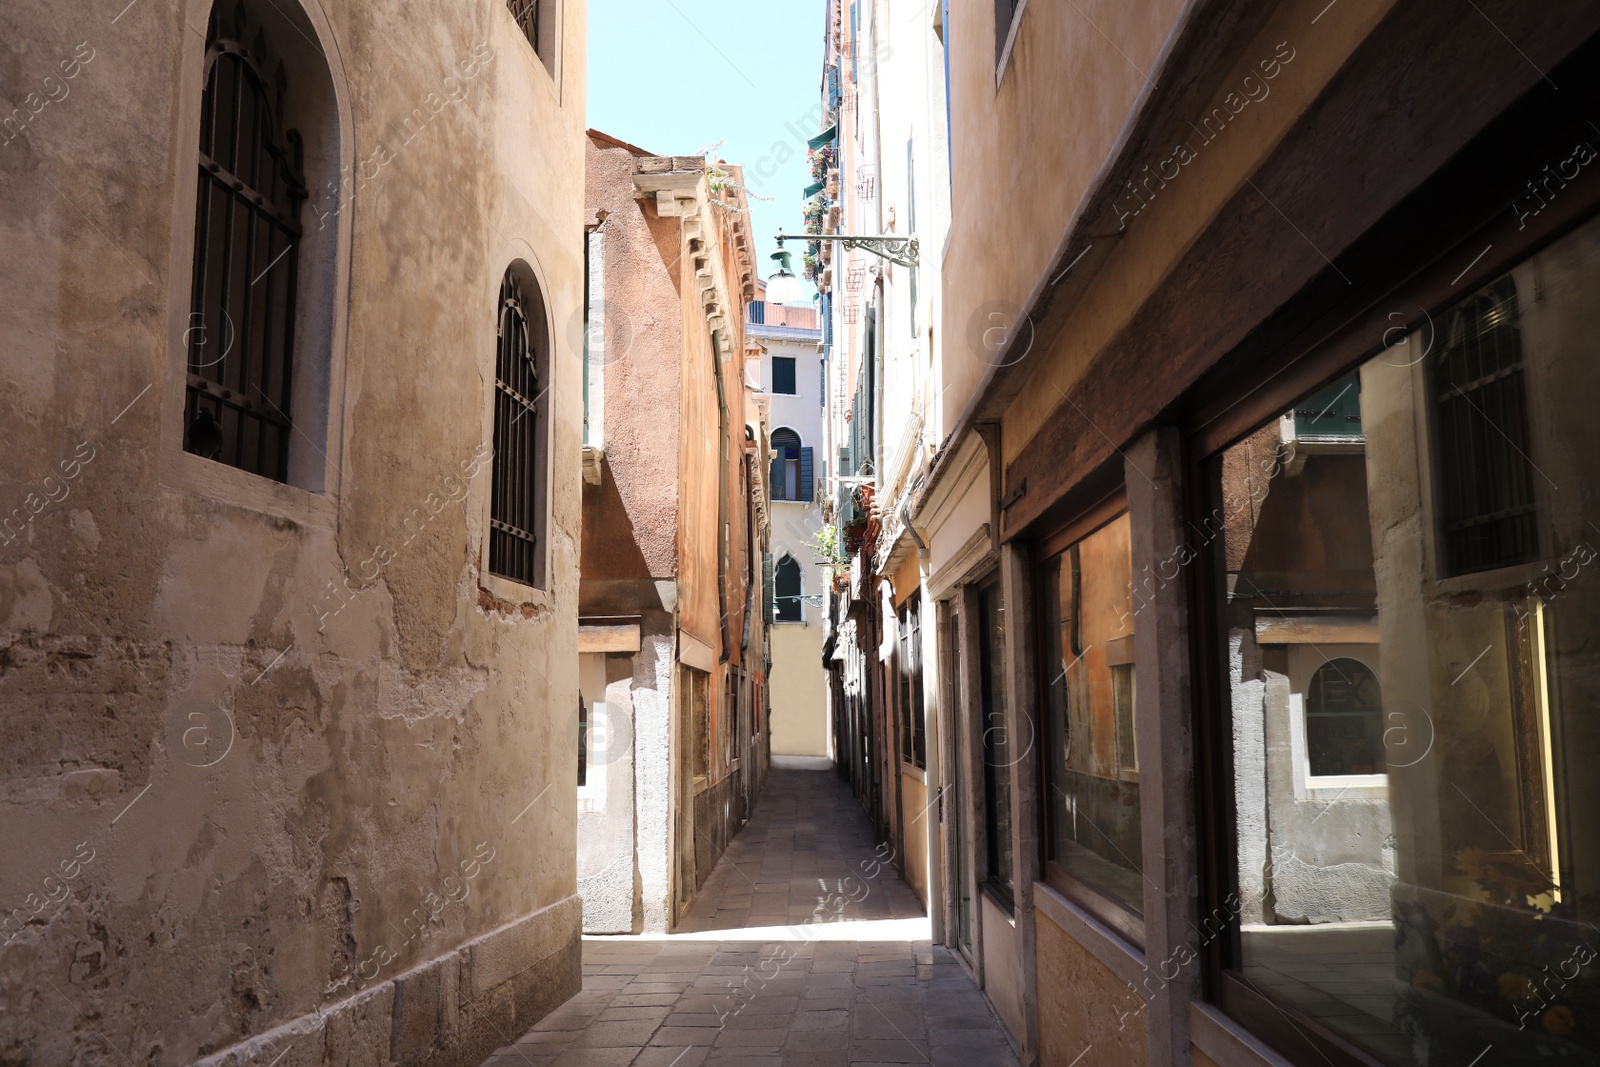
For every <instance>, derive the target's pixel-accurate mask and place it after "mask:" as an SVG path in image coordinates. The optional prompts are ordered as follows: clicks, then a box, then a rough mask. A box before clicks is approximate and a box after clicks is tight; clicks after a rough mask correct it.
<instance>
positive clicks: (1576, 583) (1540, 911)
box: [1073, 221, 1600, 1067]
mask: <svg viewBox="0 0 1600 1067" xmlns="http://www.w3.org/2000/svg"><path fill="white" fill-rule="evenodd" d="M1597 273H1600V222H1596V221H1591V222H1589V223H1588V224H1586V225H1584V226H1582V227H1581V228H1579V229H1578V230H1576V231H1574V232H1572V233H1570V234H1568V235H1567V236H1566V237H1564V238H1562V239H1561V240H1558V241H1556V242H1555V243H1554V244H1552V245H1550V246H1549V247H1547V248H1545V249H1544V250H1542V251H1540V252H1539V253H1538V254H1536V255H1534V256H1533V257H1532V258H1531V259H1529V260H1527V261H1525V262H1523V263H1521V264H1519V265H1517V266H1515V267H1513V268H1512V269H1511V270H1510V271H1509V272H1508V273H1507V274H1505V275H1504V276H1503V277H1501V278H1499V279H1498V280H1496V281H1494V282H1492V283H1491V284H1489V285H1487V286H1484V287H1483V288H1482V289H1480V290H1479V291H1477V292H1475V293H1473V294H1471V295H1470V296H1468V297H1467V298H1465V299H1464V300H1463V301H1461V302H1459V303H1458V304H1456V305H1455V306H1454V307H1453V308H1446V309H1444V310H1442V311H1436V312H1434V314H1433V321H1434V322H1435V323H1437V324H1438V330H1437V336H1436V337H1434V338H1431V339H1430V338H1429V337H1428V336H1426V333H1427V332H1426V331H1419V332H1418V334H1416V335H1413V336H1412V337H1411V338H1409V339H1407V340H1406V341H1404V342H1403V343H1401V344H1400V345H1398V346H1396V347H1394V348H1391V349H1389V350H1386V351H1385V352H1383V353H1381V354H1380V355H1378V356H1376V357H1374V358H1372V359H1370V360H1368V361H1367V362H1366V363H1364V364H1362V365H1361V366H1360V367H1359V368H1358V369H1357V373H1358V374H1359V379H1360V381H1359V385H1360V388H1359V397H1360V403H1361V408H1362V410H1361V411H1359V412H1351V413H1349V414H1352V415H1356V416H1358V418H1359V423H1360V425H1361V426H1362V428H1363V436H1364V441H1363V443H1362V447H1361V448H1360V449H1359V450H1357V451H1346V452H1322V453H1313V454H1311V455H1309V456H1301V457H1299V459H1301V460H1303V462H1302V463H1297V464H1291V463H1289V462H1287V457H1286V450H1285V449H1284V448H1283V447H1282V444H1283V441H1282V436H1283V435H1284V434H1285V433H1286V432H1287V431H1286V430H1285V429H1284V426H1285V424H1286V423H1292V421H1293V420H1292V419H1290V418H1289V414H1290V413H1298V412H1299V411H1301V410H1303V409H1310V408H1312V407H1314V406H1315V405H1313V404H1311V403H1309V402H1308V401H1301V402H1298V403H1294V404H1292V405H1287V404H1286V405H1285V411H1284V412H1281V413H1280V416H1279V417H1278V418H1276V419H1273V420H1272V421H1271V422H1270V423H1268V424H1266V425H1263V426H1262V427H1260V428H1259V429H1258V430H1256V431H1254V432H1252V433H1249V434H1247V435H1245V436H1244V437H1243V438H1241V439H1239V440H1238V441H1236V442H1235V443H1234V444H1232V445H1231V446H1230V447H1228V448H1226V449H1224V450H1223V451H1222V452H1221V453H1219V454H1218V455H1216V456H1214V457H1213V458H1212V459H1211V461H1210V468H1209V477H1210V489H1211V492H1212V494H1213V496H1212V500H1211V506H1212V509H1213V510H1212V512H1211V516H1210V517H1209V518H1208V520H1207V522H1206V523H1205V524H1203V525H1204V527H1205V528H1207V529H1213V530H1216V531H1217V535H1216V537H1215V539H1214V540H1213V541H1212V543H1211V545H1210V553H1211V557H1210V558H1211V560H1212V563H1211V566H1212V570H1213V573H1214V579H1215V580H1214V582H1213V583H1212V585H1211V588H1212V589H1213V590H1214V597H1215V601H1214V602H1215V607H1216V619H1217V627H1216V628H1217V631H1218V632H1217V635H1216V642H1215V645H1214V646H1213V647H1214V649H1215V654H1216V655H1217V656H1218V657H1219V663H1218V669H1217V670H1216V671H1215V672H1214V676H1215V677H1216V678H1218V679H1219V681H1218V683H1217V685H1218V690H1217V695H1218V700H1219V706H1220V708H1221V709H1222V710H1223V712H1224V713H1225V718H1224V719H1222V720H1220V721H1219V722H1218V724H1217V726H1216V733H1215V735H1214V740H1215V743H1216V747H1215V749H1214V751H1217V752H1220V753H1222V754H1223V756H1222V758H1224V759H1226V760H1228V761H1229V762H1230V763H1231V768H1230V770H1229V772H1228V773H1226V774H1222V775H1219V777H1218V781H1219V783H1220V785H1219V787H1218V788H1219V789H1220V790H1221V791H1222V792H1221V793H1220V795H1217V796H1215V797H1213V801H1214V803H1215V805H1216V807H1217V808H1219V809H1221V810H1225V811H1226V812H1227V820H1226V826H1227V827H1228V828H1229V829H1228V830H1227V831H1225V832H1228V833H1231V834H1232V836H1233V840H1231V841H1227V842H1222V843H1220V844H1221V846H1222V847H1221V848H1220V849H1219V850H1218V853H1217V856H1218V857H1219V859H1218V862H1219V864H1220V865H1221V866H1222V869H1223V870H1224V871H1225V872H1226V877H1225V879H1224V882H1225V885H1224V887H1223V888H1224V889H1226V888H1227V885H1229V884H1231V886H1232V888H1233V892H1232V893H1231V894H1229V895H1228V896H1227V900H1228V904H1227V908H1228V910H1230V911H1235V912H1236V913H1237V918H1236V919H1235V920H1234V935H1235V936H1233V937H1229V938H1221V939H1220V940H1219V942H1218V944H1217V945H1216V946H1214V947H1215V951H1216V952H1217V956H1218V963H1219V966H1220V970H1219V972H1218V975H1219V978H1218V981H1217V982H1216V983H1214V984H1213V990H1214V995H1215V996H1216V997H1217V998H1218V999H1219V1000H1220V1002H1221V1003H1222V1005H1223V1007H1224V1008H1225V1009H1226V1010H1227V1011H1228V1012H1230V1013H1231V1014H1233V1015H1235V1017H1237V1018H1240V1019H1241V1020H1243V1021H1245V1022H1246V1024H1247V1025H1249V1026H1250V1027H1251V1029H1253V1030H1255V1031H1256V1032H1257V1033H1259V1034H1260V1035H1261V1036H1262V1037H1263V1038H1264V1039H1265V1040H1267V1041H1268V1042H1269V1043H1270V1044H1274V1045H1277V1046H1278V1047H1279V1048H1280V1049H1281V1050H1284V1051H1286V1052H1289V1053H1290V1054H1291V1055H1292V1057H1293V1058H1296V1059H1298V1060H1303V1061H1304V1062H1306V1063H1321V1062H1323V1056H1324V1055H1327V1056H1334V1058H1333V1059H1332V1060H1329V1061H1328V1062H1344V1063H1348V1062H1355V1061H1356V1060H1369V1061H1370V1060H1376V1061H1379V1062H1382V1063H1385V1064H1391V1065H1394V1067H1417V1065H1423V1064H1442V1063H1461V1064H1468V1063H1472V1062H1474V1061H1475V1060H1476V1059H1480V1058H1484V1057H1485V1053H1486V1051H1487V1050H1488V1048H1489V1046H1491V1045H1492V1046H1493V1051H1492V1052H1489V1053H1488V1057H1489V1058H1493V1059H1496V1060H1497V1061H1499V1062H1509V1063H1532V1062H1539V1063H1546V1062H1550V1063H1553V1062H1572V1063H1576V1062H1594V1061H1595V1060H1596V1057H1597V1056H1600V981H1596V979H1595V973H1596V971H1595V961H1596V949H1597V948H1600V941H1597V935H1596V934H1595V925H1594V924H1595V923H1597V922H1600V851H1596V850H1595V849H1594V843H1595V842H1596V840H1600V790H1597V789H1596V788H1595V787H1594V786H1593V784H1592V783H1591V781H1590V779H1589V777H1588V776H1587V775H1586V774H1585V773H1584V771H1583V769H1582V765H1583V761H1584V760H1585V759H1586V758H1587V757H1588V755H1589V754H1590V753H1592V752H1595V751H1597V750H1600V717H1597V716H1596V715H1595V714H1594V713H1593V709H1594V708H1595V706H1596V704H1597V702H1600V664H1597V662H1596V659H1595V656H1594V649H1595V648H1596V647H1600V567H1596V566H1595V560H1596V558H1597V552H1596V548H1595V547H1594V546H1595V545H1596V544H1597V543H1600V532H1597V531H1596V528H1595V526H1593V525H1591V522H1592V521H1593V520H1594V518H1595V515H1594V512H1593V503H1592V501H1593V497H1592V495H1591V494H1590V492H1589V490H1588V488H1586V487H1587V486H1589V485H1591V484H1592V482H1593V471H1594V470H1595V469H1596V467H1597V465H1600V420H1596V419H1595V418H1594V417H1593V413H1592V410H1593V398H1594V396H1595V394H1596V392H1597V390H1600V373H1597V371H1596V367H1597V366H1600V340H1597V338H1600V304H1597V303H1596V302H1595V300H1594V299H1593V295H1592V292H1593V281H1592V280H1593V278H1594V277H1595V276H1596V274H1597ZM1445 280H1448V279H1445ZM1430 341H1431V344H1430ZM1547 484H1548V485H1550V486H1553V487H1556V488H1554V489H1553V490H1552V491H1551V492H1550V493H1549V494H1548V496H1541V495H1540V494H1541V493H1542V489H1541V487H1542V486H1545V485H1547ZM1541 546H1542V547H1541ZM1434 550H1437V553H1438V554H1437V555H1436V556H1433V557H1432V558H1435V559H1437V560H1438V561H1439V565H1438V566H1437V567H1430V566H1429V565H1428V560H1429V559H1430V553H1431V552H1432V551H1434ZM1516 561H1526V563H1527V566H1525V567H1516V568H1510V567H1507V566H1506V564H1508V563H1512V562H1516ZM1541 563H1542V564H1543V568H1542V570H1541V569H1539V564H1541ZM1535 575H1536V576H1535ZM1530 576H1535V577H1534V579H1533V580H1532V581H1529V577H1530ZM1441 578H1447V579H1448V580H1444V581H1441V580H1440V579H1441ZM1084 599H1085V600H1086V601H1089V602H1092V598H1090V597H1088V596H1085V598H1084ZM1302 702H1303V703H1302ZM1302 731H1303V736H1302ZM1073 743H1074V744H1076V743H1077V739H1076V738H1074V740H1073ZM1215 903H1220V902H1215ZM1336 1050H1343V1051H1340V1052H1338V1054H1337V1055H1335V1051H1336ZM1485 1062H1487V1060H1485Z"/></svg>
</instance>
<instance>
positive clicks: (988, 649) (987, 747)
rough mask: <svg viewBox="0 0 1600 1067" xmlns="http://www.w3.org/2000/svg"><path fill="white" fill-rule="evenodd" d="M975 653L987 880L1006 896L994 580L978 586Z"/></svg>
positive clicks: (1007, 815)
mask: <svg viewBox="0 0 1600 1067" xmlns="http://www.w3.org/2000/svg"><path fill="white" fill-rule="evenodd" d="M978 640H979V642H980V645H979V651H978V659H979V664H978V667H979V673H980V674H981V676H982V677H981V678H980V682H981V683H982V687H983V692H982V698H983V720H982V721H981V722H980V723H979V724H978V726H979V729H981V730H982V731H983V813H984V819H985V820H986V822H985V825H984V832H985V835H986V836H987V837H988V849H987V853H988V855H987V860H988V862H987V865H986V866H987V869H986V870H985V872H984V873H985V875H986V877H987V880H988V882H989V884H990V885H992V886H994V887H995V888H996V889H998V890H1000V892H1001V894H1002V895H1003V896H1005V897H1007V898H1008V899H1009V897H1010V894H1011V892H1012V890H1013V888H1014V886H1015V879H1014V877H1013V875H1012V865H1011V765H1012V763H1014V762H1015V761H1016V760H1017V759H1018V758H1019V757H1018V756H1017V755H1015V754H1013V753H1012V745H1011V738H1010V736H1009V728H1008V727H1007V725H1006V678H1005V664H1006V602H1005V594H1004V593H1002V592H1001V590H1000V583H999V582H998V581H992V582H990V583H989V584H988V585H986V586H984V587H983V588H982V589H981V590H979V591H978Z"/></svg>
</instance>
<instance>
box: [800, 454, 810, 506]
mask: <svg viewBox="0 0 1600 1067" xmlns="http://www.w3.org/2000/svg"><path fill="white" fill-rule="evenodd" d="M799 499H801V500H810V499H811V449H809V448H802V449H801V450H800V496H799Z"/></svg>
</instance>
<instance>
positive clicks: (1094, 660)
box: [1039, 514, 1144, 914]
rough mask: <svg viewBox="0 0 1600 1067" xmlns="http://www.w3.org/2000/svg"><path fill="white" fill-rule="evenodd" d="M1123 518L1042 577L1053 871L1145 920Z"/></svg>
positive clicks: (1129, 568)
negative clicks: (1092, 887)
mask: <svg viewBox="0 0 1600 1067" xmlns="http://www.w3.org/2000/svg"><path fill="white" fill-rule="evenodd" d="M1129 534H1130V526H1129V522H1128V516H1127V515H1126V514H1124V515H1122V516H1121V517H1119V518H1117V519H1114V520H1113V521H1112V522H1111V523H1109V524H1108V525H1106V526H1103V527H1101V528H1100V529H1099V530H1096V531H1095V532H1094V533H1092V534H1090V535H1089V536H1088V537H1086V538H1084V539H1083V540H1082V541H1079V542H1078V543H1077V544H1075V545H1073V546H1072V547H1070V548H1068V549H1067V550H1066V551H1064V552H1061V553H1059V554H1058V555H1056V556H1053V557H1051V558H1050V559H1048V560H1046V561H1045V563H1044V565H1043V567H1042V568H1041V573H1040V583H1039V590H1040V593H1039V595H1040V628H1041V633H1042V636H1043V640H1044V644H1045V647H1044V649H1043V659H1042V661H1041V669H1042V670H1043V671H1044V672H1045V678H1044V683H1045V691H1046V701H1047V708H1046V715H1045V721H1046V731H1047V737H1048V744H1049V772H1050V780H1049V789H1050V813H1051V818H1050V838H1049V859H1050V862H1051V864H1052V865H1053V866H1054V867H1055V868H1057V869H1059V870H1060V871H1064V872H1065V873H1067V874H1068V875H1070V876H1071V877H1073V878H1075V879H1078V880H1079V881H1083V882H1087V883H1088V884H1090V885H1092V886H1094V887H1095V888H1096V889H1098V890H1100V891H1101V892H1103V893H1105V894H1107V895H1108V896H1110V897H1111V898H1112V899H1113V900H1115V901H1116V902H1117V903H1118V904H1120V905H1122V906H1123V907H1124V908H1126V909H1128V910H1129V911H1132V912H1133V913H1135V914H1142V913H1143V911H1144V877H1143V874H1142V872H1141V870H1140V868H1139V865H1138V857H1139V855H1140V851H1141V846H1140V807H1139V758H1138V754H1137V752H1136V750H1135V745H1134V741H1135V737H1136V731H1135V726H1134V714H1133V627H1134V615H1135V606H1134V604H1133V590H1132V582H1133V557H1132V554H1131V542H1130V537H1129Z"/></svg>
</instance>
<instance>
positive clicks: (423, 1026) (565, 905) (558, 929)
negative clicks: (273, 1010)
mask: <svg viewBox="0 0 1600 1067" xmlns="http://www.w3.org/2000/svg"><path fill="white" fill-rule="evenodd" d="M582 917H583V904H582V902H581V901H580V900H579V899H578V897H577V896H576V895H574V896H570V897H567V898H566V899H564V900H561V901H558V902H556V903H555V904H551V905H550V906H548V907H546V908H542V909H541V910H539V911H536V912H534V913H533V914H531V915H527V916H524V917H523V918H521V919H518V920H517V921H516V922H513V923H509V924H507V925H506V926H502V927H500V928H499V929H498V930H492V931H490V932H489V933H487V934H484V935H483V936H481V937H477V938H474V939H473V940H471V941H469V942H467V943H466V944H464V945H462V946H461V947H459V948H457V949H456V950H455V951H453V952H449V953H446V954H445V955H443V956H439V957H436V958H434V959H432V960H429V961H428V962H427V963H424V964H422V965H421V966H419V967H414V968H412V969H411V970H409V971H407V972H405V973H404V974H400V975H396V976H395V977H394V978H391V979H389V980H388V981H385V982H382V983H379V984H378V985H375V986H373V987H372V988H370V989H365V990H362V991H361V992H360V993H358V994H356V995H355V996H352V997H349V998H346V999H345V1000H341V1001H339V1002H337V1003H335V1004H331V1005H328V1006H326V1007H324V1008H321V1009H319V1010H318V1011H316V1012H312V1013H310V1014H307V1015H302V1016H300V1017H299V1018H297V1019H293V1020H291V1021H289V1022H287V1023H284V1024H283V1025H281V1026H278V1027H275V1028H274V1029H272V1030H269V1031H267V1032H266V1033H263V1034H260V1035H257V1036H256V1037H253V1038H251V1039H250V1040H248V1041H242V1042H240V1043H239V1044H237V1045H234V1046H233V1047H232V1048H229V1049H227V1050H225V1051H223V1052H220V1053H218V1054H216V1055H215V1056H211V1057H209V1058H207V1059H204V1060H200V1061H199V1063H200V1065H201V1067H247V1065H248V1067H264V1065H266V1064H269V1063H271V1064H273V1067H335V1065H337V1067H390V1065H392V1064H399V1065H404V1067H477V1065H478V1064H480V1063H482V1062H483V1060H484V1059H485V1058H487V1057H488V1056H489V1054H490V1053H492V1052H493V1051H494V1050H495V1049H497V1048H501V1047H502V1046H505V1045H509V1044H511V1043H513V1042H514V1041H516V1039H517V1038H519V1037H521V1036H522V1035H523V1034H524V1033H525V1032H526V1031H527V1030H528V1029H529V1028H530V1027H532V1026H533V1024H534V1023H536V1022H538V1021H539V1020H540V1019H542V1018H544V1017H545V1016H546V1015H548V1014H550V1012H551V1011H553V1010H555V1008H557V1007H558V1006H560V1005H561V1004H562V1003H564V1002H565V1001H566V1000H568V999H569V998H570V997H572V996H574V995H576V994H577V992H578V991H579V990H580V989H581V988H582V987H583V941H582V938H581V935H580V932H579V931H580V925H581V923H582Z"/></svg>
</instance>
